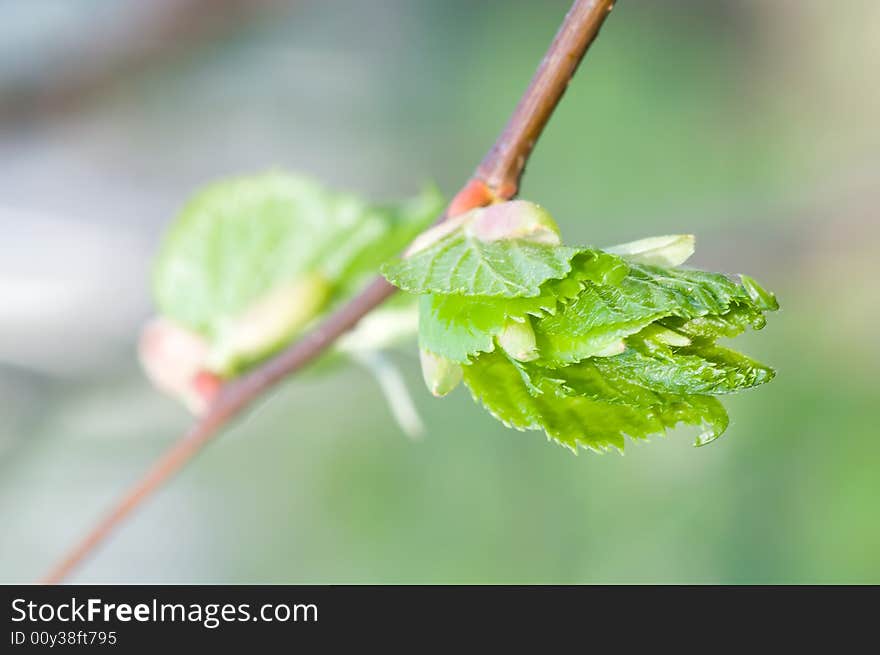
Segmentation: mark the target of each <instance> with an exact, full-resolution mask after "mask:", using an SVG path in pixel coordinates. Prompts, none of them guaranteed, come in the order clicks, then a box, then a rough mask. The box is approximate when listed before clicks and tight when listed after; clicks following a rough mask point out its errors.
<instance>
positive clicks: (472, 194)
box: [447, 178, 498, 218]
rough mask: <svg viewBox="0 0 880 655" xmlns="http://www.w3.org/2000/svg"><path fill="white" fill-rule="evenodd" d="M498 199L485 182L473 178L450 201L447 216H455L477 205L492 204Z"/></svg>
mask: <svg viewBox="0 0 880 655" xmlns="http://www.w3.org/2000/svg"><path fill="white" fill-rule="evenodd" d="M496 200H498V198H497V197H496V195H495V194H494V193H493V192H492V189H490V188H489V187H488V186H487V185H486V183H485V182H483V181H482V180H478V179H476V178H471V179H470V180H469V181H468V183H467V184H465V185H464V186H463V187H462V189H461V191H459V192H458V193H457V194H456V195H455V197H454V198H453V199H452V202H451V203H449V211H448V212H447V218H453V217H455V216H458V215H460V214H464V213H465V212H469V211H470V210H472V209H476V208H477V207H485V206H486V205H491V204H492V203H493V202H495V201H496Z"/></svg>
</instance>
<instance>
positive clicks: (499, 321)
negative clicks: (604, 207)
mask: <svg viewBox="0 0 880 655" xmlns="http://www.w3.org/2000/svg"><path fill="white" fill-rule="evenodd" d="M571 265H572V271H571V273H570V274H569V275H568V276H567V277H565V278H563V279H561V280H548V281H547V282H545V283H544V284H543V285H541V289H540V293H539V294H538V295H537V296H534V297H531V298H497V297H491V296H454V295H442V294H430V295H423V296H421V297H420V299H419V344H420V345H421V346H422V347H423V348H426V349H427V350H430V351H431V352H434V353H437V354H438V355H442V356H444V357H447V358H449V359H451V360H453V361H456V362H459V363H466V362H467V361H468V360H469V359H470V358H471V357H472V356H474V355H476V354H477V353H479V352H488V351H491V350H492V349H493V348H494V339H495V337H497V336H499V335H500V334H501V332H502V330H503V329H504V326H505V324H506V323H507V321H509V320H514V321H520V322H521V321H524V320H525V319H526V317H528V316H534V317H543V316H546V315H552V314H555V313H556V312H557V311H558V309H559V307H560V306H561V305H562V304H564V303H566V302H568V301H570V300H571V299H573V298H576V297H577V296H578V294H580V293H581V292H582V291H583V289H584V285H585V284H586V283H587V282H588V281H593V282H601V283H606V282H607V283H609V284H615V283H618V282H619V281H620V280H621V279H623V277H624V276H625V275H626V273H627V271H628V270H629V268H628V267H627V266H626V264H625V263H624V262H623V261H622V260H620V259H619V258H618V257H615V256H613V255H607V254H605V253H603V252H601V251H598V250H586V249H585V250H584V251H583V252H582V253H580V254H578V255H577V256H575V257H574V258H573V260H572V263H571Z"/></svg>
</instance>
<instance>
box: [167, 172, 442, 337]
mask: <svg viewBox="0 0 880 655" xmlns="http://www.w3.org/2000/svg"><path fill="white" fill-rule="evenodd" d="M440 205H441V202H440V199H439V198H438V196H437V194H436V192H435V191H427V192H425V193H423V194H422V196H420V197H419V198H418V199H416V200H414V201H410V202H408V203H404V204H401V205H396V206H387V207H380V206H373V205H370V204H368V203H367V202H365V201H363V200H361V199H359V198H357V197H355V196H353V195H350V194H344V193H337V192H332V191H329V190H327V189H325V188H323V187H322V186H320V185H318V184H317V183H316V182H314V181H312V180H310V179H308V178H303V177H299V176H295V175H291V174H287V173H281V172H271V173H265V174H261V175H254V176H248V177H241V178H236V179H231V180H227V181H223V182H218V183H216V184H212V185H210V186H208V187H206V188H205V189H204V190H203V191H201V192H199V193H197V194H196V195H195V196H194V197H193V198H192V199H191V200H190V201H189V202H188V203H187V204H186V206H185V207H184V208H183V210H182V211H181V212H180V215H179V216H178V217H177V219H176V220H175V222H174V224H173V225H172V226H171V228H170V229H169V231H168V233H167V234H166V236H165V239H164V241H163V244H162V248H161V251H160V253H159V256H158V258H157V261H156V266H155V270H154V294H155V297H156V301H157V304H158V306H159V310H160V312H161V313H162V314H163V315H165V316H168V317H170V318H173V319H174V320H176V321H177V322H179V323H180V324H182V325H184V326H187V327H189V328H190V329H192V330H195V331H196V332H198V333H201V334H203V335H205V336H207V337H209V338H213V337H216V336H219V334H220V332H221V331H222V330H223V328H224V327H225V326H226V325H227V324H228V322H229V321H230V320H231V319H234V318H235V317H237V316H240V315H241V314H243V313H244V312H246V311H247V310H248V309H249V308H251V307H252V306H253V305H254V304H255V303H257V302H258V301H259V300H260V299H262V298H264V297H266V296H267V295H268V294H270V293H271V292H272V291H274V290H275V289H277V288H279V287H281V286H284V285H286V284H292V283H295V282H296V281H297V280H299V279H300V278H302V277H303V276H307V275H313V274H317V275H320V276H322V277H323V278H324V279H326V280H327V283H328V284H329V285H330V286H331V287H333V289H334V294H335V297H330V298H328V304H329V303H330V302H332V301H333V300H335V299H336V298H338V296H339V294H340V293H341V291H342V290H343V289H345V288H347V287H350V286H351V285H352V284H353V283H354V282H355V281H357V279H358V278H360V277H361V276H362V275H364V274H365V273H367V272H369V271H371V270H372V271H375V269H376V268H377V267H378V265H379V262H380V261H382V260H383V259H385V258H387V257H388V256H390V255H391V254H393V253H394V252H395V251H396V250H397V249H399V248H402V247H403V246H404V245H405V243H406V242H407V241H408V240H409V239H410V238H412V236H413V235H414V234H416V233H418V232H419V231H420V230H421V229H424V227H425V226H426V225H427V224H428V223H429V222H430V221H431V220H432V219H433V218H434V216H435V215H436V212H437V210H438V209H439V207H440Z"/></svg>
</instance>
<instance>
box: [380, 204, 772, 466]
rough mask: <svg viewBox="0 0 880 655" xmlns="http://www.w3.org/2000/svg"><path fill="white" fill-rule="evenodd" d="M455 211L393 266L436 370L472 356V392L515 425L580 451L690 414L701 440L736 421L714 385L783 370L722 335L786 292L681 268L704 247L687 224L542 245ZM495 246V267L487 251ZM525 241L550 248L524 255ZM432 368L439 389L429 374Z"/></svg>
mask: <svg viewBox="0 0 880 655" xmlns="http://www.w3.org/2000/svg"><path fill="white" fill-rule="evenodd" d="M498 207H501V208H503V207H504V205H499V206H498ZM478 211H480V210H478ZM517 211H519V212H521V211H522V209H521V206H520V207H519V208H518V209H517ZM455 220H456V221H457V224H456V225H454V226H452V227H451V228H449V229H447V230H446V231H445V233H444V234H442V236H441V237H440V238H439V239H438V240H437V241H434V242H432V243H431V244H430V245H428V246H427V247H424V248H421V249H419V250H417V251H416V252H415V253H414V254H413V255H412V256H410V257H408V258H404V259H401V260H399V261H396V262H394V263H393V264H391V265H389V266H387V267H386V268H385V272H386V275H387V277H388V278H389V280H390V281H392V282H394V283H398V284H399V285H400V286H402V288H404V289H406V290H408V291H411V292H414V293H418V294H420V295H421V297H420V305H419V307H420V316H419V340H420V346H421V348H422V350H423V352H427V353H429V354H430V355H431V359H430V361H432V362H433V363H434V365H433V366H434V368H435V369H436V368H437V364H436V362H437V359H438V358H441V359H443V360H446V362H448V364H447V366H446V368H445V369H444V370H445V371H446V372H447V379H452V378H451V377H450V376H449V375H448V371H449V370H450V367H454V366H460V367H461V369H462V374H463V380H464V382H465V384H466V385H467V386H468V387H469V388H470V390H471V393H472V395H473V396H474V398H475V399H476V400H477V401H479V402H480V403H481V404H483V405H484V406H485V407H486V409H488V410H489V412H490V413H492V414H493V415H494V416H495V417H496V418H498V419H499V420H501V421H502V422H504V423H505V424H507V425H509V426H512V427H515V428H518V429H521V430H539V429H540V430H543V431H544V432H545V433H546V434H547V435H548V436H549V437H551V438H553V439H555V440H556V441H558V442H559V443H561V444H563V445H566V446H568V447H570V448H572V449H576V448H577V447H578V446H582V447H586V448H590V449H592V450H597V451H604V450H607V449H608V448H609V447H615V448H618V449H622V448H623V444H624V436H625V435H628V436H630V437H631V438H633V439H646V438H647V437H649V436H651V435H656V434H664V433H665V432H666V430H667V429H669V428H672V427H674V426H675V425H677V424H679V423H683V424H686V425H695V426H699V427H700V433H699V436H698V437H697V444H698V445H702V444H705V443H708V442H710V441H712V440H714V439H715V438H717V437H718V436H720V435H721V434H722V433H723V432H724V430H725V429H726V428H727V424H728V418H727V414H726V412H725V410H724V407H723V406H722V405H721V403H720V402H718V400H717V399H716V398H713V397H712V396H713V395H716V394H726V393H733V392H736V391H740V390H743V389H748V388H751V387H754V386H757V385H759V384H763V383H764V382H768V381H769V380H771V379H772V377H773V375H774V372H773V370H772V369H770V368H768V367H767V366H764V365H763V364H760V363H758V362H755V361H754V360H752V359H750V358H748V357H746V356H744V355H741V354H740V353H737V352H735V351H733V350H730V349H728V348H725V347H722V346H720V345H718V344H717V343H716V339H718V338H719V337H733V336H736V335H737V334H739V333H740V332H742V331H743V330H744V329H746V328H747V327H752V328H754V329H760V328H762V327H763V326H764V323H765V319H764V315H763V312H765V311H771V310H775V309H776V308H777V304H776V299H775V297H774V296H773V295H772V294H771V293H769V292H767V291H766V290H764V289H762V288H761V287H760V286H759V285H758V283H757V282H755V281H754V280H753V279H751V278H748V277H746V276H743V277H742V283H741V284H737V283H736V282H734V281H732V280H731V279H730V278H728V277H726V276H724V275H721V274H718V273H709V272H705V271H698V270H691V269H682V268H678V267H677V265H678V264H681V263H683V261H684V260H685V259H686V258H687V257H688V256H689V255H690V254H691V253H692V252H693V238H692V237H690V236H689V235H678V236H670V237H654V238H650V239H643V240H641V241H637V242H633V243H632V244H624V245H622V246H617V247H615V248H612V249H609V251H604V252H603V251H601V250H596V249H591V248H570V247H566V246H562V245H561V244H558V243H557V244H552V243H541V244H536V243H534V242H530V241H529V240H528V239H523V238H520V234H521V233H522V229H521V228H522V226H521V225H519V228H520V231H519V232H516V233H514V232H513V231H512V232H511V234H510V236H509V238H497V235H495V238H493V240H492V241H491V242H489V243H481V240H480V239H479V238H475V237H474V236H473V234H474V233H479V230H475V229H474V228H473V225H477V224H479V222H480V221H481V220H482V219H481V218H480V215H479V214H477V213H475V214H474V215H473V216H472V217H466V218H464V219H455ZM542 220H545V221H546V218H544V219H542ZM496 222H497V217H496ZM468 232H470V233H471V234H468ZM486 246H491V248H492V257H491V259H492V262H493V264H492V266H491V267H488V265H487V264H485V263H484V261H485V259H486V258H485V257H483V255H482V254H481V253H485V252H487V250H486ZM505 251H506V254H505ZM524 251H528V252H540V253H541V255H540V256H539V257H538V256H536V257H531V258H529V257H523V256H522V253H523V252H524ZM611 251H613V253H612V252H611ZM451 252H457V253H458V255H456V256H454V257H453V256H450V253H451ZM464 252H467V253H470V254H467V255H461V253H464ZM614 253H617V254H614ZM462 261H464V262H466V263H467V264H466V265H464V264H461V263H460V262H462ZM499 262H505V264H503V265H502V264H500V263H499ZM548 262H556V263H557V264H558V265H559V266H558V267H557V268H553V266H551V265H549V264H548ZM563 263H567V264H563ZM659 264H665V265H659ZM563 267H566V268H567V270H566V271H565V272H564V274H563V276H562V277H560V275H559V270H561V268H563ZM488 270H492V271H500V270H503V271H504V273H503V275H499V276H497V277H496V276H488V275H487V274H486V271H488ZM468 276H470V277H468ZM450 278H454V281H452V282H450V281H449V280H450ZM444 279H445V280H446V282H444ZM502 280H503V282H502ZM424 360H425V358H424V357H423V361H424ZM425 377H426V381H427V382H428V384H429V386H434V387H436V385H432V381H431V375H430V372H428V371H426V372H425ZM450 388H451V387H450V385H448V384H447V385H445V387H444V393H446V392H448V391H449V389H450ZM438 395H439V394H438Z"/></svg>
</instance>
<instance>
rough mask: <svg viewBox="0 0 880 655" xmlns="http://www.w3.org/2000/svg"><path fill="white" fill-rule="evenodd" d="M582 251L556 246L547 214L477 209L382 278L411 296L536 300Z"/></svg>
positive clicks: (425, 239) (418, 245)
mask: <svg viewBox="0 0 880 655" xmlns="http://www.w3.org/2000/svg"><path fill="white" fill-rule="evenodd" d="M586 252H589V249H585V248H569V247H566V246H562V245H559V243H558V234H557V230H556V227H555V223H552V219H551V218H549V215H548V214H547V213H546V211H544V210H543V209H541V208H540V207H538V206H537V205H533V204H532V203H525V202H523V201H515V202H508V203H501V204H498V205H493V206H491V207H488V208H480V209H475V210H473V211H471V212H468V213H467V214H464V215H461V216H457V217H455V218H453V219H451V220H450V221H447V222H446V223H444V224H441V225H439V226H437V227H436V228H433V229H432V230H431V231H429V232H428V233H426V234H425V235H422V236H421V237H419V239H417V240H416V242H415V243H414V244H413V246H412V247H411V248H410V249H409V251H408V253H407V256H406V257H404V258H403V259H401V260H398V261H396V262H391V263H389V264H386V265H385V266H384V267H383V268H382V273H383V274H384V275H385V277H386V278H387V279H388V281H389V282H391V283H392V284H394V285H395V286H397V287H399V288H400V289H403V290H404V291H409V292H411V293H419V294H423V293H436V294H446V295H466V296H493V297H503V298H521V297H534V296H538V295H539V294H540V287H541V285H542V284H543V283H544V282H546V281H547V280H552V279H562V278H564V277H565V276H566V275H568V273H569V271H571V260H572V259H573V258H574V257H575V255H578V254H582V253H586Z"/></svg>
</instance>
